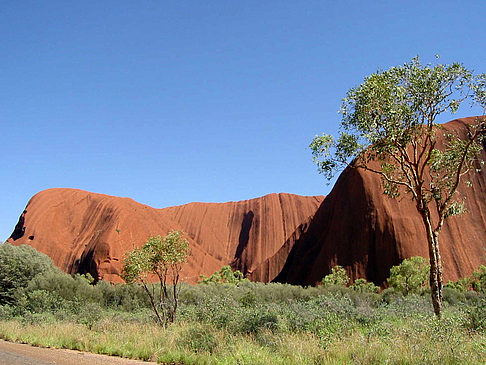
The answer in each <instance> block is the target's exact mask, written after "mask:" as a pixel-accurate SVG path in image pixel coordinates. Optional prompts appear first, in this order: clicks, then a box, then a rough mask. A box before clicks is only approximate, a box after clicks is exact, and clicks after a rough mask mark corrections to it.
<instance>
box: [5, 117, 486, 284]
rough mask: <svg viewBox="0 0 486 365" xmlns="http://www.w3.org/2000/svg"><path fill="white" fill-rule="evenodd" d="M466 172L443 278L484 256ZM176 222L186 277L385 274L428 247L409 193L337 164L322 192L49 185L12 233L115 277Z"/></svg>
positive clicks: (374, 277) (485, 222)
mask: <svg viewBox="0 0 486 365" xmlns="http://www.w3.org/2000/svg"><path fill="white" fill-rule="evenodd" d="M471 121H472V119H471V118H465V119H458V120H454V121H452V122H449V123H447V124H445V125H444V128H445V129H446V130H449V131H451V130H453V131H457V132H458V133H462V134H464V133H465V131H466V128H465V124H466V123H470V122H471ZM483 158H484V159H485V160H486V154H484V153H483ZM465 180H469V181H471V182H472V186H471V187H468V186H466V185H465V184H464V183H463V184H461V186H460V187H459V192H460V194H462V195H463V196H464V197H465V199H466V203H467V209H468V213H466V214H463V215H461V216H456V217H451V218H449V219H448V220H446V223H445V225H444V227H443V229H442V233H441V235H440V245H441V253H442V259H443V266H444V277H445V279H446V280H456V279H458V278H459V277H464V276H466V275H470V274H471V273H472V271H473V270H474V269H476V268H477V267H478V266H479V265H480V264H484V263H486V199H485V198H486V172H485V171H484V170H483V171H482V172H480V173H479V174H471V175H470V176H467V177H466V179H465ZM173 229H176V230H182V231H184V232H186V233H187V235H188V237H189V240H190V245H191V250H192V254H191V256H190V259H189V262H188V265H186V266H185V268H184V273H183V274H184V275H183V276H184V278H185V280H187V281H189V282H195V281H197V279H198V278H199V275H201V274H203V275H209V274H211V273H213V272H215V271H216V270H219V269H220V268H221V267H222V266H224V265H228V264H230V265H232V266H233V268H237V269H239V270H241V271H242V272H243V273H245V274H246V275H247V276H248V277H249V278H250V279H251V280H256V281H265V282H268V281H272V280H275V281H281V282H288V283H293V284H302V285H309V284H310V285H312V284H315V283H316V282H318V281H320V280H321V279H322V277H323V276H325V275H326V274H328V273H329V272H330V268H331V267H332V266H334V265H336V264H339V265H342V266H344V267H345V268H346V269H347V271H348V273H349V274H350V276H351V278H352V279H356V278H366V279H368V280H369V281H373V282H375V283H376V284H384V282H385V280H386V278H387V277H388V276H389V271H390V268H391V267H392V266H393V265H396V264H398V263H400V262H401V260H403V259H404V258H407V257H411V256H416V255H421V256H424V257H428V250H427V240H426V236H425V231H424V228H423V226H422V221H421V218H420V217H419V215H418V214H417V211H416V209H415V206H414V203H413V202H412V201H411V199H410V198H409V197H408V196H406V195H404V196H402V197H401V198H400V199H390V198H388V197H387V196H384V195H383V188H382V185H381V180H380V178H379V177H378V176H377V175H375V174H373V173H370V172H366V171H363V170H354V169H346V170H345V171H344V172H343V173H342V174H341V176H340V177H339V179H338V181H337V183H336V185H335V186H334V188H333V190H332V192H331V193H330V194H329V195H328V196H327V197H326V199H324V197H323V196H314V197H303V196H298V195H292V194H270V195H266V196H264V197H261V198H256V199H251V200H245V201H240V202H229V203H190V204H186V205H181V206H177V207H170V208H165V209H154V208H151V207H149V206H146V205H143V204H139V203H137V202H135V201H133V200H132V199H128V198H117V197H112V196H108V195H101V194H94V193H89V192H86V191H81V190H74V189H50V190H46V191H42V192H40V193H39V194H37V195H35V196H34V197H33V198H32V199H31V200H30V202H29V203H28V205H27V207H26V209H25V211H24V212H23V213H22V216H21V217H20V219H19V222H18V224H17V226H16V227H15V229H14V232H13V233H12V236H11V238H10V239H9V241H10V242H14V243H15V244H30V245H32V246H34V247H35V248H36V249H38V250H39V251H41V252H44V253H46V254H48V255H49V256H50V257H51V258H52V259H53V260H54V262H55V264H56V265H58V266H59V267H60V268H61V269H63V270H64V271H66V272H69V273H78V272H79V273H86V272H90V273H91V274H92V275H93V276H94V277H97V278H102V279H105V280H109V281H113V282H118V281H121V279H120V277H119V273H120V270H121V266H122V259H123V255H124V253H125V252H127V251H129V250H131V249H133V248H134V247H137V246H140V245H142V244H143V242H144V241H145V240H146V238H147V237H148V236H150V235H157V234H160V235H165V234H167V233H168V232H169V231H170V230H173Z"/></svg>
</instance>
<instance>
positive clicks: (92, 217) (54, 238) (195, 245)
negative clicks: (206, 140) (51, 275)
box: [9, 189, 324, 282]
mask: <svg viewBox="0 0 486 365" xmlns="http://www.w3.org/2000/svg"><path fill="white" fill-rule="evenodd" d="M323 199H324V197H322V196H317V197H303V196H298V195H292V194H270V195H266V196H264V197H261V198H256V199H251V200H245V201H240V202H229V203H191V204H187V205H182V206H177V207H171V208H166V209H154V208H151V207H149V206H146V205H143V204H139V203H137V202H135V201H133V200H132V199H128V198H118V197H112V196H108V195H102V194H95V193H89V192H86V191H81V190H75V189H49V190H45V191H42V192H40V193H38V194H36V195H35V196H34V197H33V198H32V199H31V200H30V201H29V203H28V204H27V207H26V208H25V211H24V212H23V213H22V216H21V218H20V219H19V222H18V224H17V226H16V227H15V230H14V233H13V234H12V236H11V238H10V239H9V241H10V242H14V243H15V244H29V245H31V246H33V247H35V248H36V249H37V250H39V251H41V252H44V253H46V254H47V255H49V256H50V257H51V258H52V259H53V260H54V263H55V264H56V265H57V266H59V267H60V268H61V269H62V270H64V271H66V272H68V273H72V274H74V273H87V272H89V273H91V274H92V275H93V276H94V277H95V278H98V279H104V280H109V281H112V282H118V281H120V280H121V279H120V277H119V273H120V270H121V267H122V260H123V256H124V254H125V252H127V251H129V250H132V249H133V248H135V247H138V246H141V245H142V244H143V242H144V241H145V240H146V239H147V237H149V236H151V235H158V234H160V235H166V234H167V233H168V232H169V231H170V230H173V229H175V230H182V231H184V232H186V234H187V236H188V239H189V241H190V247H191V255H190V258H189V262H188V264H187V265H185V268H184V272H183V275H184V277H185V280H187V281H190V282H195V281H197V279H198V278H199V275H209V274H212V273H213V272H215V271H217V270H219V269H220V268H221V267H222V266H224V265H228V264H230V265H232V266H233V267H234V268H237V269H240V270H241V271H243V272H244V273H245V274H246V275H247V276H249V277H250V278H252V279H253V280H258V281H271V280H272V279H274V277H275V276H276V275H277V274H278V273H279V272H280V271H281V269H282V267H283V265H284V264H285V260H284V259H281V260H274V261H272V263H271V264H270V265H269V264H268V263H267V259H268V258H269V257H272V256H274V255H275V254H276V253H277V252H278V251H279V250H280V249H281V248H282V246H284V245H286V246H287V247H292V245H293V242H294V241H295V239H294V240H293V239H292V237H295V234H296V233H295V232H296V231H297V232H298V231H299V229H300V228H299V227H301V225H302V223H303V222H307V221H309V219H310V218H311V217H312V216H313V215H314V213H315V211H316V210H317V209H318V207H319V206H320V204H321V202H322V201H323ZM262 264H265V265H264V267H263V268H261V267H260V266H261V265H262Z"/></svg>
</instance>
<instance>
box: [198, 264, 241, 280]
mask: <svg viewBox="0 0 486 365" xmlns="http://www.w3.org/2000/svg"><path fill="white" fill-rule="evenodd" d="M241 281H248V279H245V276H244V275H243V273H242V272H241V271H240V270H235V271H233V269H232V268H231V266H229V265H226V266H223V267H222V268H221V270H219V271H216V272H215V273H214V274H212V275H211V276H209V277H206V276H204V275H201V276H200V280H199V281H198V284H209V283H216V284H232V285H237V284H239V283H240V282H241Z"/></svg>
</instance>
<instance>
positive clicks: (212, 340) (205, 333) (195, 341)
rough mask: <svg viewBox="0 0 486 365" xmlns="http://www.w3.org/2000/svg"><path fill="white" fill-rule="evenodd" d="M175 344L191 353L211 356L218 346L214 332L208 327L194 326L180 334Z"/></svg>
mask: <svg viewBox="0 0 486 365" xmlns="http://www.w3.org/2000/svg"><path fill="white" fill-rule="evenodd" d="M177 343H178V344H179V345H180V346H182V347H185V348H187V349H189V350H191V351H193V352H196V353H200V352H207V353H210V354H212V353H213V352H214V351H215V349H216V347H217V346H218V341H217V339H216V336H215V335H214V330H213V329H212V328H210V327H208V326H204V325H201V324H195V325H192V326H190V327H189V328H188V329H187V330H186V331H184V332H182V334H181V335H180V337H179V339H178V341H177Z"/></svg>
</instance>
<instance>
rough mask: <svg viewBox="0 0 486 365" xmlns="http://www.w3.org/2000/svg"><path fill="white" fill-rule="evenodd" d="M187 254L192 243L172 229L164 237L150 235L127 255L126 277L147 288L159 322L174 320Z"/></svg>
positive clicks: (163, 323) (124, 273)
mask: <svg viewBox="0 0 486 365" xmlns="http://www.w3.org/2000/svg"><path fill="white" fill-rule="evenodd" d="M188 257H189V242H188V241H187V239H185V238H183V233H182V232H181V231H171V232H170V233H169V234H168V235H167V236H165V237H161V236H153V237H149V238H148V239H147V241H146V242H145V243H144V244H143V246H142V247H140V248H136V249H134V250H132V251H130V252H128V253H127V254H126V256H125V260H124V265H123V270H122V275H121V276H122V278H123V280H125V282H127V283H136V284H139V285H141V286H142V287H143V288H144V289H145V292H146V293H147V295H148V297H149V298H150V303H151V304H152V309H153V310H154V313H155V316H156V318H157V322H158V323H159V324H161V325H163V326H165V325H166V324H167V323H169V322H174V321H175V317H176V313H177V308H178V303H179V292H180V287H181V270H182V265H183V264H184V263H185V262H187V258H188ZM154 279H155V280H156V281H158V285H157V286H158V287H157V288H156V286H155V285H154V284H150V282H153V281H154ZM156 289H157V290H156Z"/></svg>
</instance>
